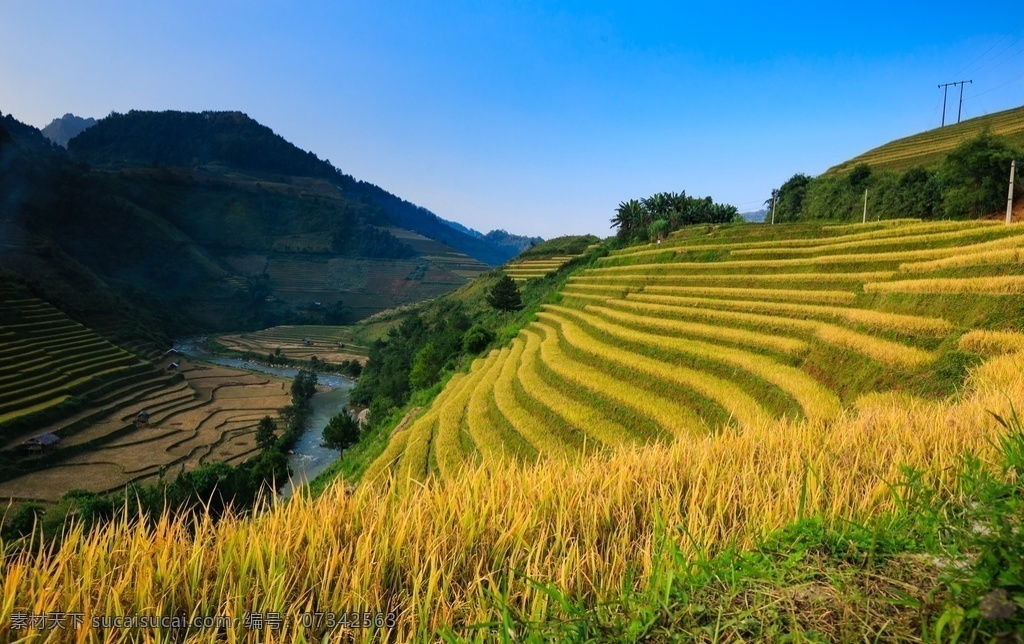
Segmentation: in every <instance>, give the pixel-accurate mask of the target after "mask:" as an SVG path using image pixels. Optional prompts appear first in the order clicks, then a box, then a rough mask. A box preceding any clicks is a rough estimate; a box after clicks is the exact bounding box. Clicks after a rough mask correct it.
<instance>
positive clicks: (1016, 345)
mask: <svg viewBox="0 0 1024 644" xmlns="http://www.w3.org/2000/svg"><path fill="white" fill-rule="evenodd" d="M957 346H958V347H959V348H960V350H961V351H967V352H969V353H982V354H985V355H997V354H1000V353H1014V352H1020V351H1024V333H1018V332H1016V331H987V330H983V329H975V330H974V331H970V332H968V333H965V334H964V335H962V336H960V340H959V341H957Z"/></svg>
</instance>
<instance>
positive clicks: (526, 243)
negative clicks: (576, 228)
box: [438, 217, 544, 261]
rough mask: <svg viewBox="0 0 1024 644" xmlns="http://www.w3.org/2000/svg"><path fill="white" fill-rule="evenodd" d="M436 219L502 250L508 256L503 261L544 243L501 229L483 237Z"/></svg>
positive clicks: (478, 232) (460, 225) (537, 238)
mask: <svg viewBox="0 0 1024 644" xmlns="http://www.w3.org/2000/svg"><path fill="white" fill-rule="evenodd" d="M438 219H439V220H440V221H441V222H442V223H444V224H445V225H446V226H451V227H452V228H454V229H455V230H458V231H461V232H463V233H465V234H467V235H470V236H473V237H476V238H477V239H482V240H483V241H485V242H488V243H489V244H492V245H493V246H495V247H497V248H500V249H502V250H503V251H504V252H505V253H507V255H508V256H507V257H506V258H505V261H508V260H510V259H512V258H513V257H515V256H516V255H518V254H519V253H521V252H523V251H524V250H526V249H527V248H529V247H531V246H533V245H534V244H539V243H540V242H542V241H544V238H543V237H527V236H525V235H513V234H511V233H509V232H506V231H504V230H501V229H498V230H492V231H491V232H489V233H487V234H486V235H485V234H484V233H482V232H480V231H479V230H475V229H473V228H467V227H466V226H463V225H462V224H460V223H459V222H457V221H448V220H447V219H441V218H440V217H438Z"/></svg>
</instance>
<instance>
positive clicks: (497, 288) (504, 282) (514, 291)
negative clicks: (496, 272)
mask: <svg viewBox="0 0 1024 644" xmlns="http://www.w3.org/2000/svg"><path fill="white" fill-rule="evenodd" d="M487 303H488V304H490V305H491V306H492V307H494V308H496V309H498V310H499V311H501V312H502V313H504V314H505V317H507V316H508V313H509V312H510V311H518V310H520V309H522V308H523V298H522V297H520V295H519V287H517V286H516V283H515V282H513V281H512V278H511V277H509V276H508V275H502V276H501V279H499V280H498V282H497V283H496V284H495V285H494V286H492V287H491V291H490V293H488V294H487Z"/></svg>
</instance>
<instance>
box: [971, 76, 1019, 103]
mask: <svg viewBox="0 0 1024 644" xmlns="http://www.w3.org/2000/svg"><path fill="white" fill-rule="evenodd" d="M1022 78H1024V74H1021V75H1020V76H1017V77H1016V78H1013V79H1011V80H1008V81H1006V82H1005V83H1003V84H1002V85H996V86H995V87H993V88H991V89H987V90H985V91H984V92H979V93H978V94H975V98H977V97H978V96H984V95H985V94H990V93H992V92H994V91H996V90H997V89H1003V88H1004V87H1006V86H1007V85H1013V84H1014V83H1016V82H1017V81H1019V80H1020V79H1022Z"/></svg>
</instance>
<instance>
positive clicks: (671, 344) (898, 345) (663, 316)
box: [367, 220, 1024, 484]
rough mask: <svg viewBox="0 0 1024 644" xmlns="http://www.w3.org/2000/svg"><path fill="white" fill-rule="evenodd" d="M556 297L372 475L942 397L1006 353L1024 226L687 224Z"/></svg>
mask: <svg viewBox="0 0 1024 644" xmlns="http://www.w3.org/2000/svg"><path fill="white" fill-rule="evenodd" d="M545 269H547V266H544V267H543V268H538V269H537V270H538V271H539V270H545ZM559 299H560V301H559V302H558V303H553V304H547V305H544V307H543V309H542V311H541V312H540V313H538V315H537V317H536V320H535V321H534V322H533V323H532V324H531V325H529V326H528V327H527V328H525V329H524V330H523V331H522V332H521V333H520V334H519V336H518V337H517V338H516V339H515V340H514V341H513V342H512V343H511V345H510V346H508V347H506V348H504V349H501V350H495V351H492V352H491V354H490V355H488V356H486V357H484V358H480V359H478V360H477V361H476V362H475V363H474V364H473V366H472V368H471V369H470V370H469V372H468V373H465V374H458V375H456V376H455V377H454V378H452V380H451V381H450V382H449V383H448V386H447V387H446V388H445V390H444V391H443V392H442V394H441V395H440V396H439V397H438V398H437V400H436V401H435V402H434V403H433V405H432V406H430V407H429V408H427V409H426V410H425V411H424V412H422V413H421V415H420V416H419V417H418V418H416V419H415V420H414V421H413V422H409V423H405V424H404V425H403V426H402V427H401V428H400V429H399V430H397V431H396V432H395V433H394V435H393V436H392V438H391V441H390V443H389V445H388V447H387V449H386V450H385V452H384V453H383V454H382V456H381V457H380V458H379V459H378V460H377V461H376V462H375V463H374V465H373V466H372V467H371V468H370V470H369V471H368V472H367V477H368V478H375V477H380V476H382V475H386V474H388V473H389V472H390V473H393V474H395V475H397V480H398V481H399V483H400V484H401V483H403V482H404V481H406V480H408V478H409V477H411V478H413V479H419V480H423V479H426V478H427V477H428V476H429V475H440V476H441V477H442V478H447V477H451V476H453V475H454V474H455V473H456V472H457V471H459V469H460V468H463V467H465V466H467V465H470V464H478V463H480V462H485V461H488V460H489V459H498V458H502V457H507V456H510V455H511V456H513V457H515V458H518V459H521V460H524V461H531V460H535V459H537V458H539V457H545V456H547V457H550V456H556V457H557V456H568V455H573V454H576V453H579V452H593V451H598V450H604V449H608V448H615V447H618V446H621V445H624V444H630V443H636V444H639V443H650V442H664V443H668V442H670V441H671V440H672V439H673V438H676V437H684V438H685V437H699V436H703V435H708V434H711V433H715V432H718V431H720V430H721V429H722V428H723V427H736V428H738V429H741V430H742V429H744V428H752V427H755V426H758V425H759V424H763V423H764V422H765V421H772V420H774V419H789V420H799V419H808V420H810V421H814V422H816V423H825V424H828V423H829V422H830V421H831V420H833V419H835V418H837V417H838V415H839V414H840V413H842V412H843V410H844V409H846V408H851V407H853V406H854V403H855V402H856V400H857V398H858V397H861V396H862V395H863V394H870V393H872V392H884V391H901V392H905V393H908V394H914V395H917V396H924V397H926V398H927V397H930V398H942V397H945V396H947V395H951V394H954V393H955V392H956V391H957V389H958V388H959V387H960V386H962V382H963V377H964V376H965V375H966V371H967V369H968V367H970V366H971V365H973V364H975V363H976V362H977V361H978V360H979V359H980V357H979V354H986V353H998V352H1001V351H1005V350H1012V349H1014V348H1016V347H1017V345H1018V344H1020V339H1021V337H1022V336H1020V335H1018V334H1017V333H1015V332H1014V330H1015V329H1014V325H1015V319H1016V312H1017V311H1019V310H1020V309H1021V306H1022V305H1024V227H1018V226H1004V225H1002V224H999V223H995V222H956V221H942V222H920V221H914V220H899V221H888V222H877V223H869V224H866V225H864V224H858V225H843V226H828V225H824V226H823V225H818V224H804V225H791V226H777V227H771V226H727V227H721V228H717V227H697V228H691V229H687V230H684V231H681V232H680V233H679V234H677V235H675V236H673V237H671V238H669V239H668V240H666V241H665V242H663V243H661V244H658V245H648V246H640V247H632V248H628V249H623V250H619V251H614V252H612V253H611V254H610V255H608V256H606V257H603V258H601V259H600V260H599V261H598V262H597V264H596V265H594V266H592V267H590V268H588V269H586V270H583V271H581V272H579V273H577V274H575V275H573V276H572V277H570V278H569V281H568V283H567V284H566V286H565V288H563V289H562V290H561V292H560V294H559Z"/></svg>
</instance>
